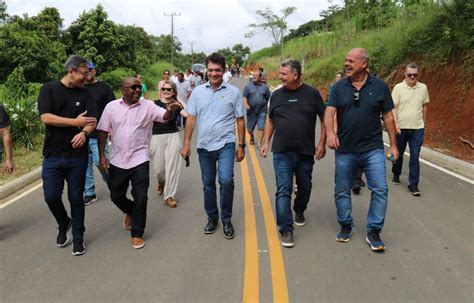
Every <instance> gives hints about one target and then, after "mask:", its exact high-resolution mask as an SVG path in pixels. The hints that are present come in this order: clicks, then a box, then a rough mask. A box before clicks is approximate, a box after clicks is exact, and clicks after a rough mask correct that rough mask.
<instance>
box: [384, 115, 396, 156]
mask: <svg viewBox="0 0 474 303" xmlns="http://www.w3.org/2000/svg"><path fill="white" fill-rule="evenodd" d="M382 116H383V121H384V122H385V127H386V128H387V132H388V136H389V137H390V147H389V150H390V153H391V154H392V155H393V159H394V162H396V161H397V160H398V147H397V129H396V127H395V120H394V119H393V113H392V111H388V112H385V113H383V114H382Z"/></svg>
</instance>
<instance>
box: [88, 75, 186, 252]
mask: <svg viewBox="0 0 474 303" xmlns="http://www.w3.org/2000/svg"><path fill="white" fill-rule="evenodd" d="M141 88H142V86H141V84H140V82H139V81H138V79H136V78H133V77H128V78H125V79H123V80H122V83H121V91H122V94H123V97H122V98H121V99H117V100H114V101H111V102H109V103H108V104H107V106H106V107H105V109H104V112H103V114H102V117H101V119H100V123H99V125H98V126H97V130H99V157H100V168H101V169H102V170H103V171H105V172H106V173H108V174H109V177H110V183H109V188H110V199H111V200H112V202H113V203H114V204H115V205H116V206H117V207H118V208H119V209H120V210H121V211H122V212H124V213H125V220H124V222H123V227H124V228H126V229H131V236H132V246H133V248H136V249H139V248H142V247H143V246H145V242H144V240H143V233H144V231H145V225H146V207H147V201H148V185H149V161H150V155H149V143H150V142H149V141H150V137H151V136H150V132H151V125H152V124H153V122H154V121H157V122H165V121H166V120H170V119H173V116H174V111H175V110H177V109H178V108H180V107H181V105H180V104H178V103H171V104H169V105H168V107H167V110H165V109H163V108H160V107H158V106H156V105H155V103H154V102H151V101H149V100H140V95H141ZM108 133H111V135H112V138H111V139H112V143H113V144H112V152H111V155H110V164H109V163H107V158H106V157H105V152H104V151H105V144H106V139H107V135H108ZM129 182H131V183H132V196H133V201H132V200H130V199H128V198H127V189H128V184H129Z"/></svg>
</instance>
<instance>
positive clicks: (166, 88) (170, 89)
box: [161, 87, 174, 92]
mask: <svg viewBox="0 0 474 303" xmlns="http://www.w3.org/2000/svg"><path fill="white" fill-rule="evenodd" d="M161 91H162V92H165V91H166V92H172V91H174V89H172V88H170V87H162V88H161Z"/></svg>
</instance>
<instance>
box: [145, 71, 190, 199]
mask: <svg viewBox="0 0 474 303" xmlns="http://www.w3.org/2000/svg"><path fill="white" fill-rule="evenodd" d="M160 93H161V98H160V99H158V100H155V101H154V102H155V104H156V106H160V107H163V108H166V107H167V106H168V105H169V104H170V103H175V102H179V104H180V105H181V109H179V110H177V111H176V113H175V118H174V119H173V120H170V121H167V122H166V123H160V122H155V123H153V135H152V137H151V143H150V153H151V155H150V156H151V157H150V158H151V166H152V168H153V172H154V174H155V175H156V178H157V181H158V187H157V191H158V194H160V195H161V194H163V198H164V199H165V203H166V205H168V206H169V207H172V208H174V207H176V205H177V204H176V200H175V198H174V197H175V195H176V191H177V189H178V182H179V175H180V171H181V161H182V160H181V156H180V150H181V147H182V145H183V144H182V141H181V137H180V131H179V129H178V126H177V123H176V120H177V118H178V116H179V115H182V116H183V117H184V116H185V115H186V114H185V112H184V110H182V109H184V108H185V104H184V103H183V102H180V101H179V100H178V98H177V92H176V84H175V83H174V82H173V81H169V80H165V81H164V82H163V85H162V86H161V89H160Z"/></svg>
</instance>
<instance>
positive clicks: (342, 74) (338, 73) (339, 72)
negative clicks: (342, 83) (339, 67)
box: [336, 71, 344, 78]
mask: <svg viewBox="0 0 474 303" xmlns="http://www.w3.org/2000/svg"><path fill="white" fill-rule="evenodd" d="M337 75H341V77H343V78H344V73H343V72H342V71H338V72H337V73H336V76H337Z"/></svg>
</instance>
